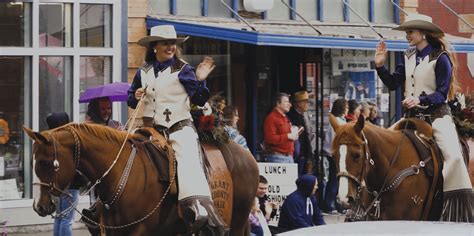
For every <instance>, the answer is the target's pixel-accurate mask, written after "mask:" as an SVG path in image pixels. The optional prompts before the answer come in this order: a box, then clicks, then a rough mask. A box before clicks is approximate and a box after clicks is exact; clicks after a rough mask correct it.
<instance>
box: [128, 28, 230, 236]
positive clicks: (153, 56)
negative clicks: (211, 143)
mask: <svg viewBox="0 0 474 236" xmlns="http://www.w3.org/2000/svg"><path fill="white" fill-rule="evenodd" d="M186 39H187V38H179V37H177V36H176V31H175V29H174V27H173V26H172V25H160V26H155V27H153V28H151V30H150V36H147V37H144V38H142V39H140V40H139V41H138V44H140V45H141V46H143V47H146V49H147V50H146V55H145V63H144V64H143V65H142V66H141V67H140V69H139V70H138V71H137V73H136V74H135V77H134V79H133V82H132V85H131V86H130V89H129V91H128V96H129V97H128V105H129V106H130V107H131V108H133V109H135V108H136V107H137V105H138V102H139V101H140V100H141V99H143V100H144V101H143V102H144V104H143V105H144V113H143V123H144V125H145V126H149V127H154V128H155V129H157V130H158V131H161V132H163V133H166V134H167V135H166V136H167V138H168V141H169V143H170V144H171V146H172V147H173V149H174V151H175V156H176V161H177V162H178V165H177V168H178V169H177V172H178V186H179V194H178V204H179V207H180V209H181V212H182V216H183V220H184V221H185V227H186V229H187V232H188V233H192V232H196V231H197V230H198V229H200V228H201V227H202V226H204V225H206V224H208V225H209V226H211V227H212V228H213V229H214V230H215V231H216V233H217V234H218V235H222V234H223V233H224V229H223V227H224V225H225V224H224V222H223V221H222V219H221V218H220V216H219V215H218V213H217V211H216V210H215V208H214V205H213V203H212V199H211V193H210V190H209V186H208V184H207V181H206V177H205V175H204V171H203V169H202V164H201V159H200V155H199V153H200V151H199V144H198V136H197V133H196V131H195V128H194V126H193V122H192V120H191V114H190V110H191V103H193V104H196V105H199V106H203V105H204V104H205V102H206V101H207V99H208V98H209V90H208V89H207V87H206V82H205V80H206V78H207V76H208V75H209V73H211V71H212V70H213V69H214V67H215V66H214V62H213V60H212V58H209V57H207V58H205V59H204V61H203V62H202V63H201V64H199V65H198V67H197V70H196V71H195V70H194V69H193V68H192V67H191V66H190V65H189V64H188V63H186V62H185V61H184V60H182V59H181V58H180V56H179V53H178V51H177V50H178V49H177V46H176V44H179V43H182V42H184V41H185V40H186ZM143 96H144V97H143Z"/></svg>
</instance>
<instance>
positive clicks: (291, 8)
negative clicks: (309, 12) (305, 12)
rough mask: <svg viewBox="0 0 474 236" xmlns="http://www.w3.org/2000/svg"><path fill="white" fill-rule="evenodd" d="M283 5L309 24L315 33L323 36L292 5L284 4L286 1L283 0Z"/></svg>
mask: <svg viewBox="0 0 474 236" xmlns="http://www.w3.org/2000/svg"><path fill="white" fill-rule="evenodd" d="M281 3H283V5H285V6H286V7H288V8H289V9H290V10H291V11H292V12H294V13H295V14H296V15H297V16H299V17H300V18H301V19H302V20H303V21H304V22H305V23H306V24H308V25H309V26H310V27H311V28H313V29H314V31H316V32H317V33H318V34H319V35H322V33H321V31H319V30H318V29H316V27H314V25H312V24H311V23H309V21H307V20H306V19H305V18H304V17H303V16H302V15H300V13H298V12H297V11H296V10H295V9H294V8H293V7H291V6H290V5H288V3H286V2H284V0H281Z"/></svg>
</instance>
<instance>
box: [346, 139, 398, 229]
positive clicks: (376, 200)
mask: <svg viewBox="0 0 474 236" xmlns="http://www.w3.org/2000/svg"><path fill="white" fill-rule="evenodd" d="M361 134H362V140H363V142H362V143H360V144H357V143H351V142H348V141H344V142H342V145H358V146H361V150H362V153H363V154H364V156H365V161H364V164H363V166H362V171H361V176H360V177H359V178H357V177H355V176H354V175H352V174H351V173H348V172H339V173H338V174H337V177H338V178H340V177H346V178H348V179H350V180H352V181H354V182H355V183H356V184H357V194H356V197H355V199H354V201H355V202H356V205H357V209H355V212H354V213H353V214H354V215H352V216H351V217H354V218H355V219H356V220H359V219H362V218H366V217H367V216H368V213H369V212H370V211H371V210H372V208H374V207H375V213H374V217H375V218H376V219H378V218H379V217H380V202H381V198H380V195H381V194H382V193H384V192H387V191H389V190H392V189H393V187H394V186H395V182H397V183H399V181H401V180H400V179H399V178H398V179H395V180H394V181H392V182H391V183H390V184H387V183H388V182H387V180H388V172H387V174H386V175H385V177H384V181H383V184H382V186H381V187H380V189H379V191H370V190H369V189H368V186H363V183H367V173H368V172H369V169H370V168H371V166H372V168H375V162H374V160H373V159H372V156H371V153H370V151H369V150H370V149H369V142H368V140H367V138H366V136H365V134H364V132H363V131H361ZM404 137H405V135H403V136H402V138H401V139H400V142H399V143H398V145H397V148H396V150H395V153H394V155H393V157H392V159H391V162H390V166H389V168H388V169H389V170H390V169H392V167H393V165H394V163H395V161H396V159H397V158H398V156H399V154H400V148H401V144H402V141H403V139H404ZM402 172H403V171H402ZM396 176H398V175H396ZM396 186H398V185H396ZM363 190H365V191H366V193H367V194H369V195H371V196H372V197H373V200H372V201H371V203H370V204H369V205H368V206H367V207H364V204H363V202H362V198H361V194H362V191H363ZM359 208H360V209H359ZM364 208H365V209H364Z"/></svg>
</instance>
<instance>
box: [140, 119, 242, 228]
mask: <svg viewBox="0 0 474 236" xmlns="http://www.w3.org/2000/svg"><path fill="white" fill-rule="evenodd" d="M135 133H138V134H140V135H139V136H138V137H137V138H136V139H134V141H133V143H134V145H137V146H143V148H144V149H145V150H146V153H147V156H148V158H150V159H151V160H152V162H153V163H154V165H155V167H156V168H157V170H158V172H159V176H158V181H161V182H167V183H169V182H170V181H171V177H173V176H175V175H176V174H177V173H176V170H175V168H174V151H173V148H172V147H171V145H170V144H169V143H168V141H167V139H166V138H165V137H164V136H163V135H162V134H161V133H160V132H158V131H156V130H155V129H154V128H151V127H144V128H140V129H138V130H137V131H135ZM224 155H232V153H229V152H225V151H224V152H221V150H220V149H219V148H217V147H216V146H215V145H211V144H208V143H201V157H202V161H203V163H204V173H205V174H206V178H207V181H208V184H209V187H210V190H211V195H212V200H213V204H214V207H215V208H216V210H217V212H218V213H219V214H220V216H221V217H222V219H223V220H224V222H225V223H226V224H227V225H228V226H230V223H231V220H232V207H233V206H232V203H233V182H232V177H231V175H230V172H229V169H228V168H227V165H226V162H225V159H227V160H228V159H230V158H231V157H230V156H229V157H227V158H224ZM163 156H166V157H168V158H160V157H163ZM178 191H179V186H178V184H177V181H174V182H173V185H172V186H171V189H170V193H171V194H177V193H178Z"/></svg>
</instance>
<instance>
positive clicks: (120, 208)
mask: <svg viewBox="0 0 474 236" xmlns="http://www.w3.org/2000/svg"><path fill="white" fill-rule="evenodd" d="M24 130H25V132H26V133H27V134H28V136H30V137H31V138H32V139H33V140H34V141H35V142H34V144H33V155H34V160H35V167H34V169H35V173H36V175H37V176H38V178H39V180H40V181H41V183H40V185H41V191H40V197H39V199H35V202H34V206H33V207H34V210H35V211H36V212H37V213H38V214H39V215H40V216H46V215H49V214H52V213H53V212H54V210H55V209H54V205H53V204H52V202H51V195H60V194H61V193H62V192H63V190H64V189H66V188H67V187H68V186H69V184H70V183H71V181H73V177H74V174H75V172H77V171H80V172H81V173H83V175H85V176H86V177H87V178H89V179H90V180H92V181H93V182H94V181H95V180H97V179H99V178H101V182H100V183H99V184H98V185H97V186H96V188H97V191H98V193H99V197H100V199H105V200H108V201H109V202H113V204H110V206H109V207H106V208H109V209H107V210H105V208H104V209H102V210H101V212H100V216H101V217H100V223H101V224H103V225H105V226H113V227H103V228H104V229H106V233H107V234H109V235H158V234H160V235H176V234H177V233H179V232H182V229H183V228H184V227H182V226H181V225H180V223H181V220H180V219H179V216H178V207H177V196H176V195H173V194H169V193H168V192H167V186H164V184H162V183H161V182H159V181H157V179H158V174H159V173H158V171H157V168H156V167H155V165H154V164H153V163H152V162H153V161H152V160H151V159H150V158H149V157H147V155H146V154H145V151H144V150H142V149H138V150H137V154H136V157H135V159H134V160H133V162H132V164H131V165H130V162H129V161H128V160H129V156H130V153H131V151H132V144H131V142H128V141H127V142H125V144H124V145H123V151H122V152H121V155H120V156H119V158H117V162H116V163H115V164H113V163H114V160H115V159H116V156H117V154H118V153H119V150H120V148H121V146H122V143H124V140H125V139H126V138H127V133H126V132H122V131H116V130H113V129H110V128H107V127H104V126H98V125H87V124H68V125H65V126H62V127H59V128H57V129H53V130H50V131H44V132H41V133H39V132H33V131H32V130H30V129H28V128H24ZM135 136H136V135H131V136H130V137H128V138H127V139H128V140H132V139H133V138H135ZM225 146H226V147H225V148H222V150H223V152H228V153H224V159H225V162H226V164H227V167H228V169H229V171H230V175H231V177H232V179H233V180H234V183H237V180H238V184H234V189H233V193H234V194H233V208H232V221H231V225H230V228H231V232H230V234H231V235H244V234H245V233H246V232H245V231H246V230H247V229H248V223H247V222H248V215H249V212H250V208H251V205H252V204H253V203H254V198H255V191H256V189H257V185H258V168H257V165H256V162H255V160H254V158H253V156H252V154H251V153H250V152H248V151H246V150H244V149H243V148H241V147H240V146H239V145H237V144H236V143H234V142H229V143H228V144H226V145H225ZM225 154H227V155H225ZM229 154H230V155H229ZM226 156H227V157H228V156H232V158H226ZM164 158H166V157H164ZM127 162H129V164H127ZM127 166H128V167H131V169H130V172H129V176H128V178H127V179H126V182H125V183H123V182H121V180H120V179H122V180H123V177H122V176H123V173H124V172H125V170H124V169H126V167H127ZM106 173H107V174H106ZM119 182H120V183H122V184H120V183H119ZM120 186H123V191H122V192H121V194H120V195H118V196H117V189H118V188H119V187H120ZM114 199H115V200H114ZM114 227H115V228H114Z"/></svg>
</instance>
